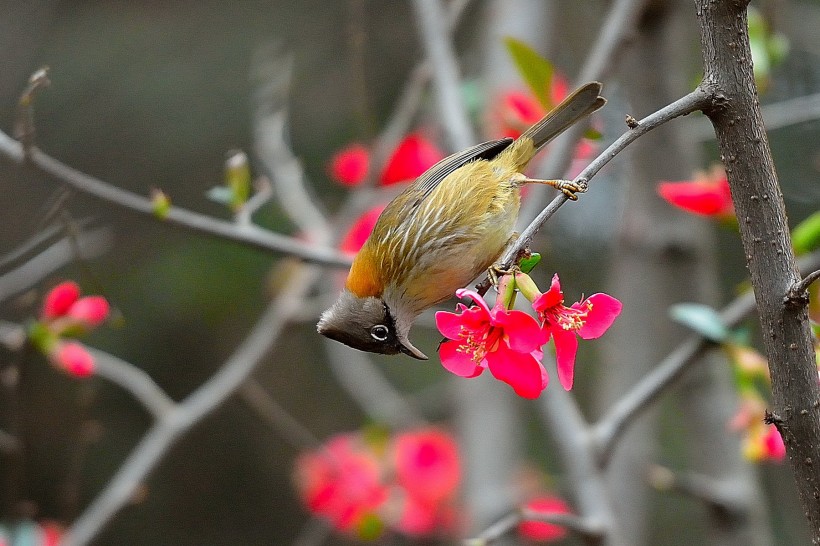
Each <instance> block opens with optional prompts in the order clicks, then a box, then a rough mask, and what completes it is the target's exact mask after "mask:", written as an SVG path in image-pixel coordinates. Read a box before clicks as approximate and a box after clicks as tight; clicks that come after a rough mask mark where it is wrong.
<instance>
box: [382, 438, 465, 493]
mask: <svg viewBox="0 0 820 546" xmlns="http://www.w3.org/2000/svg"><path fill="white" fill-rule="evenodd" d="M394 457H395V465H396V476H397V479H398V482H399V485H401V486H402V487H404V489H406V490H407V492H408V493H409V494H410V495H411V496H412V497H414V498H416V499H419V500H422V501H425V502H426V503H428V504H439V503H442V502H444V501H447V500H450V499H452V498H453V497H454V496H455V494H456V490H457V488H458V484H459V481H460V480H461V461H460V460H459V455H458V445H457V444H456V442H455V440H453V438H452V437H451V436H450V435H449V434H447V433H446V432H444V431H443V430H439V429H436V428H428V429H420V430H414V431H410V432H405V433H403V434H400V435H399V436H398V437H397V438H396V439H395V445H394Z"/></svg>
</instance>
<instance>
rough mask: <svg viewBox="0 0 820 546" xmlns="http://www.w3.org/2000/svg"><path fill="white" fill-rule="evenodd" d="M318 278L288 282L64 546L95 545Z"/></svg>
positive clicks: (250, 365)
mask: <svg viewBox="0 0 820 546" xmlns="http://www.w3.org/2000/svg"><path fill="white" fill-rule="evenodd" d="M320 273H321V271H320V270H319V269H317V268H316V267H311V266H307V265H302V266H300V271H298V272H296V273H295V274H294V275H292V276H291V277H290V282H289V283H288V285H287V286H285V287H284V288H283V290H282V291H281V293H280V295H279V297H278V298H277V299H276V300H274V301H273V302H272V303H271V304H270V305H269V306H268V309H267V310H266V311H265V312H264V314H263V315H262V316H261V317H260V319H259V320H258V321H257V323H256V324H255V325H254V327H253V329H252V330H251V332H250V333H249V334H248V337H247V338H245V340H244V341H243V342H242V344H241V345H240V346H239V347H238V348H237V350H236V351H235V352H234V354H233V355H231V357H230V358H229V359H228V360H227V361H226V362H225V364H224V365H223V366H222V368H220V370H219V371H218V372H217V373H216V374H215V375H213V376H212V377H211V378H210V379H208V381H206V382H205V383H204V384H203V385H202V386H200V387H199V388H198V389H197V390H196V391H194V392H193V393H192V394H191V395H190V396H188V397H187V398H186V399H185V400H183V401H182V402H180V403H179V404H178V405H177V406H175V407H174V408H173V409H172V410H171V411H168V412H166V413H165V414H164V416H163V417H162V418H161V419H159V420H157V421H156V422H155V423H154V425H153V426H152V427H151V429H150V430H149V431H148V433H146V435H145V436H144V437H143V438H142V440H140V442H139V444H137V446H136V448H134V450H133V451H132V452H131V454H130V455H129V456H128V458H127V459H126V460H125V462H124V463H123V465H122V466H121V467H120V469H119V470H118V471H117V473H116V474H115V475H114V477H113V478H112V479H111V480H110V481H109V482H108V484H107V485H106V487H105V488H104V489H103V490H102V492H100V493H99V495H97V497H96V498H95V499H94V501H93V502H92V503H91V504H90V505H89V506H88V507H87V508H86V509H85V511H84V512H83V513H82V514H81V515H80V517H79V518H77V520H76V521H75V522H74V524H73V525H72V526H71V527H70V528H69V529H68V531H67V532H66V534H65V535H64V537H63V540H62V542H61V543H60V544H61V546H81V545H85V544H88V543H89V542H91V541H92V540H94V538H95V537H96V536H97V535H98V534H99V533H100V531H102V529H103V528H104V527H105V526H106V525H107V524H108V523H109V522H110V521H111V519H112V518H113V517H114V515H116V513H117V512H119V511H120V510H121V509H122V508H123V507H124V506H125V505H126V504H128V502H129V500H130V499H131V498H132V496H133V494H134V493H135V492H136V490H137V489H138V487H139V485H140V483H142V481H143V480H145V479H146V478H147V477H148V475H149V474H150V473H151V471H152V470H154V468H156V466H157V464H158V463H159V462H160V461H161V460H162V458H163V457H164V455H165V454H166V453H167V451H168V449H169V448H170V447H171V446H172V445H173V444H174V443H175V442H176V441H177V440H179V439H180V438H181V437H182V436H183V435H184V434H185V433H187V432H188V431H189V430H190V429H191V427H193V426H194V425H196V424H197V423H198V422H199V421H201V420H202V419H204V418H205V417H207V416H208V415H209V414H210V413H211V412H213V411H214V410H215V409H217V408H218V407H219V406H220V405H221V404H222V403H223V402H224V401H225V400H226V399H227V398H228V396H230V395H231V394H233V393H234V392H235V391H236V390H237V389H238V388H239V387H240V386H241V385H242V383H243V382H244V381H245V380H246V379H247V378H248V376H249V375H250V374H251V372H252V371H253V370H254V369H255V368H256V367H257V366H258V364H259V363H260V362H261V360H262V358H263V357H264V356H265V355H266V354H267V353H268V352H269V351H270V349H271V347H272V345H273V343H274V342H275V340H276V339H277V338H278V337H279V334H280V333H281V331H282V329H283V328H284V327H285V325H286V324H287V323H288V321H289V317H290V316H291V315H292V314H293V313H294V312H295V311H296V310H297V309H298V308H299V305H300V304H301V300H302V298H303V297H304V295H305V293H306V292H307V291H308V290H309V289H310V287H311V286H312V285H313V283H314V282H315V281H316V279H318V278H319V275H320Z"/></svg>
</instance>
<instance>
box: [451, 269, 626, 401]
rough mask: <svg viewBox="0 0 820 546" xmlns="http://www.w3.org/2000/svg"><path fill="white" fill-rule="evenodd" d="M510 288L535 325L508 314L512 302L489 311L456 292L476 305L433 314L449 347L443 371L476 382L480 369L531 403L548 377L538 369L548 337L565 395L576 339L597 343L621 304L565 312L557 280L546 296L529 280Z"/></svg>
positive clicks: (602, 298) (601, 297) (586, 304)
mask: <svg viewBox="0 0 820 546" xmlns="http://www.w3.org/2000/svg"><path fill="white" fill-rule="evenodd" d="M511 279H512V276H510V275H506V276H504V277H503V278H502V280H501V282H500V284H499V294H505V293H509V294H512V295H513V296H514V294H515V292H513V291H510V290H507V287H508V283H509V282H511ZM514 282H515V286H516V288H518V289H519V290H520V291H521V293H522V294H523V295H524V296H525V297H527V298H528V299H529V300H530V301H532V306H533V309H534V310H535V311H536V313H537V314H538V317H539V319H540V323H539V321H536V320H535V319H534V318H533V317H531V316H530V315H528V314H526V313H524V312H523V311H517V310H509V309H510V308H511V306H512V298H509V299H505V298H504V297H502V296H499V297H498V298H497V299H496V303H495V306H494V307H493V308H492V309H491V308H490V307H489V306H488V305H487V303H486V302H485V301H484V299H483V298H482V297H481V296H480V295H478V294H477V293H475V292H473V291H471V290H458V291H457V292H456V295H457V296H458V297H470V298H471V299H472V300H473V301H474V302H475V305H473V306H471V307H469V308H468V307H467V306H465V305H464V304H458V307H457V310H456V312H455V313H449V312H447V311H439V312H438V313H436V326H437V327H438V330H439V332H441V334H442V335H443V336H444V337H446V338H447V339H448V340H449V341H445V342H444V343H443V344H442V345H441V347H440V348H439V355H440V356H441V363H442V365H443V366H444V367H445V368H446V369H447V370H449V371H450V372H452V373H454V374H456V375H459V376H461V377H476V376H477V375H480V374H481V373H482V372H483V371H484V369H486V368H489V370H490V373H492V374H493V376H494V377H495V378H496V379H499V380H501V381H503V382H505V383H507V384H508V385H510V386H511V387H512V388H513V390H515V392H516V394H518V395H519V396H521V397H523V398H536V397H538V395H540V394H541V392H542V391H543V390H544V389H545V388H546V387H547V382H548V376H547V372H546V370H545V369H544V366H543V365H542V364H541V358H542V356H543V352H542V349H541V348H542V346H543V345H544V344H545V343H546V342H547V341H549V339H550V337H552V339H553V340H554V341H555V352H556V357H557V361H558V379H559V381H560V382H561V385H562V386H563V387H564V388H565V389H567V390H569V389H571V388H572V380H573V374H574V368H575V354H576V352H577V349H578V340H577V338H576V335H578V336H580V337H582V338H584V339H594V338H597V337H600V336H601V335H603V334H604V332H606V330H607V329H609V327H610V326H611V325H612V323H613V322H614V321H615V319H616V318H617V316H618V315H619V314H620V312H621V302H620V301H618V300H617V299H615V298H613V297H612V296H609V295H607V294H593V295H592V296H590V297H589V298H587V299H585V300H583V301H581V302H577V303H574V304H572V306H571V307H566V306H564V296H563V293H562V292H561V286H560V283H559V281H558V275H555V276H554V277H553V279H552V285H551V286H550V289H549V290H548V291H547V292H546V293H543V294H542V293H541V292H540V291H538V288H537V286H535V283H534V282H533V281H532V279H531V278H530V277H529V276H528V275H525V274H523V273H519V274H516V275H515V281H514Z"/></svg>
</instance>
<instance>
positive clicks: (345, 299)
mask: <svg viewBox="0 0 820 546" xmlns="http://www.w3.org/2000/svg"><path fill="white" fill-rule="evenodd" d="M411 322H412V320H403V319H402V317H401V316H400V314H399V313H395V312H394V311H391V309H390V306H388V304H387V303H385V301H384V300H383V299H381V298H378V297H375V296H365V297H359V296H356V295H355V294H353V293H352V292H350V291H349V290H343V291H342V293H341V295H340V296H339V299H338V300H336V303H334V304H333V306H332V307H330V309H328V310H327V311H325V312H324V313H322V316H321V318H320V319H319V324H317V325H316V330H317V331H318V332H319V333H320V334H322V335H323V336H325V337H328V338H330V339H333V340H336V341H339V342H341V343H344V344H345V345H348V346H350V347H353V348H354V349H359V350H360V351H367V352H370V353H379V354H385V355H394V354H398V353H404V354H406V355H410V356H412V357H413V358H418V359H419V360H427V355H425V354H424V353H422V352H421V351H419V350H418V349H416V348H415V347H414V346H413V344H412V343H410V339H409V338H408V334H409V331H410V324H411Z"/></svg>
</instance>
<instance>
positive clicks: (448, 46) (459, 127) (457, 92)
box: [413, 0, 475, 150]
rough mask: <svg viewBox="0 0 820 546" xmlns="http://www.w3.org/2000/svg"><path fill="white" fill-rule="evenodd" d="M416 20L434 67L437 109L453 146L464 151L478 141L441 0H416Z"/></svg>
mask: <svg viewBox="0 0 820 546" xmlns="http://www.w3.org/2000/svg"><path fill="white" fill-rule="evenodd" d="M413 6H414V7H415V10H416V21H417V24H418V27H419V32H420V34H421V42H422V44H423V46H424V48H425V51H426V54H427V58H428V59H429V60H430V62H431V63H432V67H433V83H434V85H435V89H436V93H435V96H436V101H437V102H438V111H439V114H440V115H441V117H442V124H443V125H444V128H445V131H446V133H447V136H448V139H449V141H450V146H451V148H452V149H454V150H463V149H465V148H467V147H469V146H471V145H472V144H473V143H474V142H475V135H474V134H473V128H472V127H471V126H470V120H469V117H468V116H467V111H466V109H465V107H464V101H462V100H461V87H460V85H459V73H460V71H459V69H458V63H457V62H456V56H455V52H454V51H453V43H452V40H450V34H451V32H450V29H449V28H448V24H447V19H446V16H445V12H444V9H443V8H442V6H441V3H440V2H439V0H415V1H414V2H413Z"/></svg>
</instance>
